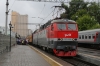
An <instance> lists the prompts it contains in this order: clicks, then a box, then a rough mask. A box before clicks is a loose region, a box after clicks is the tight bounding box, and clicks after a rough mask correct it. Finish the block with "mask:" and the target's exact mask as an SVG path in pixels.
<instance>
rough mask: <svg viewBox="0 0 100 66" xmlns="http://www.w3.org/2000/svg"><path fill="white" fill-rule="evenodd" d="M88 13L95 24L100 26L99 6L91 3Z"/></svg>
mask: <svg viewBox="0 0 100 66" xmlns="http://www.w3.org/2000/svg"><path fill="white" fill-rule="evenodd" d="M88 13H89V14H90V16H94V17H95V19H96V20H97V22H98V23H99V24H100V20H99V18H100V6H98V4H97V3H95V2H93V3H91V5H90V6H88Z"/></svg>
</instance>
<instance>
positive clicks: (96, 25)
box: [90, 23, 100, 29]
mask: <svg viewBox="0 0 100 66" xmlns="http://www.w3.org/2000/svg"><path fill="white" fill-rule="evenodd" d="M96 28H100V25H99V24H98V23H97V24H95V25H93V27H91V28H90V29H96Z"/></svg>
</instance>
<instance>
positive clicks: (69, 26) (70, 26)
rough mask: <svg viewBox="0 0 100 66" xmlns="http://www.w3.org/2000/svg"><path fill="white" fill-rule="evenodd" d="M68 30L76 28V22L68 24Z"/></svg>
mask: <svg viewBox="0 0 100 66" xmlns="http://www.w3.org/2000/svg"><path fill="white" fill-rule="evenodd" d="M67 25H68V30H76V24H67Z"/></svg>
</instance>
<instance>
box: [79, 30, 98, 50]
mask: <svg viewBox="0 0 100 66" xmlns="http://www.w3.org/2000/svg"><path fill="white" fill-rule="evenodd" d="M78 43H79V46H83V47H91V48H97V49H98V48H100V29H93V30H86V31H79V38H78Z"/></svg>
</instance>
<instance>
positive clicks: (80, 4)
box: [61, 0, 88, 19]
mask: <svg viewBox="0 0 100 66" xmlns="http://www.w3.org/2000/svg"><path fill="white" fill-rule="evenodd" d="M87 5H88V3H86V2H84V0H71V2H70V3H69V6H68V5H65V4H64V3H62V5H61V6H62V7H63V8H64V9H65V12H64V13H63V14H61V17H63V18H68V19H71V17H72V15H74V14H75V13H76V12H77V11H78V10H79V9H85V8H86V7H87Z"/></svg>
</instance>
